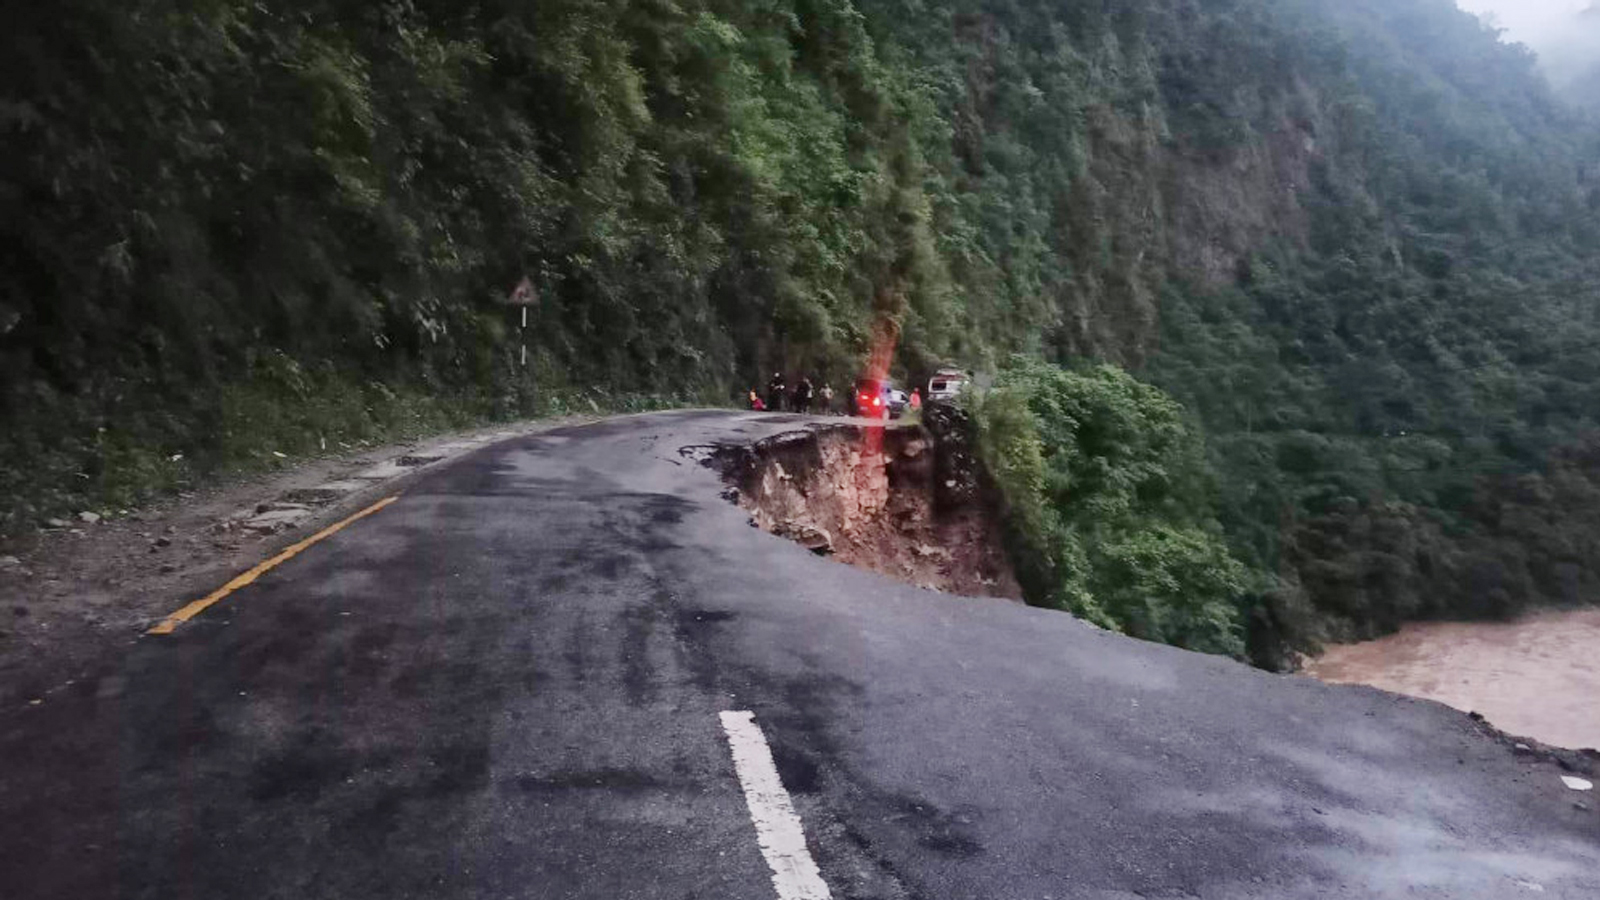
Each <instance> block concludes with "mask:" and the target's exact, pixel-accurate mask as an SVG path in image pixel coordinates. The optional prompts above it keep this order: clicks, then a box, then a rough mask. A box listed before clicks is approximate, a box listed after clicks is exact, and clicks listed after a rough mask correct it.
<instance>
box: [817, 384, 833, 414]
mask: <svg viewBox="0 0 1600 900" xmlns="http://www.w3.org/2000/svg"><path fill="white" fill-rule="evenodd" d="M817 396H819V397H821V398H822V413H823V415H829V416H831V415H833V385H831V384H829V383H827V382H826V381H824V382H823V383H822V392H821V393H819V394H818V395H817Z"/></svg>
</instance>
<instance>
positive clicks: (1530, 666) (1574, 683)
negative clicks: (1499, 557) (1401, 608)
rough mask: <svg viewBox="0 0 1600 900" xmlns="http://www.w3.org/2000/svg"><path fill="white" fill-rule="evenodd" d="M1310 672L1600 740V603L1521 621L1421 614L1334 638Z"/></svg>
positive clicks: (1573, 740)
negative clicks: (1356, 640)
mask: <svg viewBox="0 0 1600 900" xmlns="http://www.w3.org/2000/svg"><path fill="white" fill-rule="evenodd" d="M1305 671H1306V673H1307V674H1310V675H1314V676H1315V677H1317V678H1320V679H1322V680H1323V681H1328V682H1334V683H1339V684H1369V685H1372V686H1373V687H1378V688H1382V689H1384V690H1386V691H1394V692H1396V693H1400V694H1410V695H1412V696H1414V697H1426V698H1428V699H1430V700H1437V701H1439V702H1440V703H1444V704H1446V705H1449V706H1453V707H1455V708H1456V709H1460V710H1465V711H1474V710H1475V711H1477V712H1479V713H1482V714H1483V716H1484V717H1485V718H1487V719H1488V720H1489V722H1490V724H1492V725H1494V726H1495V727H1496V728H1499V729H1500V730H1501V731H1505V732H1509V733H1511V734H1514V735H1518V736H1521V737H1531V738H1533V739H1535V740H1538V741H1540V742H1543V743H1546V744H1551V745H1554V746H1557V747H1568V748H1580V747H1597V748H1600V609H1582V610H1562V611H1551V612H1544V613H1540V614H1537V615H1533V616H1529V617H1527V618H1524V619H1520V620H1518V621H1515V622H1505V623H1501V622H1419V623H1414V624H1411V625H1407V626H1406V627H1405V628H1403V629H1401V630H1400V632H1399V633H1397V634H1392V635H1389V636H1388V637H1383V638H1379V639H1378V640H1375V641H1367V642H1366V643H1362V644H1344V645H1336V646H1332V647H1329V648H1328V650H1327V652H1325V653H1324V654H1323V655H1322V656H1320V657H1317V658H1316V659H1314V660H1311V661H1310V662H1308V663H1307V664H1306V667H1305Z"/></svg>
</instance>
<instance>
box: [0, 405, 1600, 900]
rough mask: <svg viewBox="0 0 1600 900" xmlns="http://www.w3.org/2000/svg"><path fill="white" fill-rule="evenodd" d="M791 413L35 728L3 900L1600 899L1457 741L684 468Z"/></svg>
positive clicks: (605, 449)
mask: <svg viewBox="0 0 1600 900" xmlns="http://www.w3.org/2000/svg"><path fill="white" fill-rule="evenodd" d="M792 427H795V424H794V423H793V422H792V421H791V420H786V419H784V418H783V417H775V416H754V417H753V416H749V415H740V414H713V413H677V414H662V415H656V416H644V417H633V418H627V419H619V420H613V421H609V422H605V423H600V424H597V425H593V426H586V427H580V428H573V429H567V430H561V431H556V432H550V433H545V434H540V435H536V436H530V437H526V438H519V439H516V440H513V441H509V442H506V443H503V444H498V445H494V446H491V447H487V448H485V449H483V450H481V451H478V452H476V453H474V454H472V455H469V456H467V457H464V458H463V459H461V460H459V461H457V462H454V463H450V464H447V465H442V466H440V467H439V468H438V469H436V470H432V471H429V472H427V473H423V474H421V475H419V476H418V478H417V480H416V481H415V482H414V483H412V484H410V485H409V486H407V488H406V489H405V491H404V494H403V495H402V496H401V497H400V499H399V500H398V501H397V502H395V503H394V504H393V505H391V506H389V507H388V508H386V509H383V510H382V511H381V512H378V513H376V514H374V515H372V516H370V517H368V518H366V519H363V520H361V521H359V522H357V523H355V524H352V525H351V526H350V527H348V528H346V529H344V530H343V531H340V532H338V533H337V534H334V535H332V536H330V537H328V538H327V539H326V540H324V541H321V542H319V543H317V544H315V545H313V546H311V547H309V548H307V549H305V550H304V551H303V552H301V553H300V554H299V555H297V556H295V557H294V558H293V559H291V560H288V561H287V562H284V563H283V564H282V565H281V566H279V567H277V568H274V569H272V570H271V571H268V572H266V573H265V574H263V575H261V577H260V578H259V580H257V581H256V582H255V583H253V584H251V585H249V586H247V587H244V588H242V589H240V590H239V591H237V592H236V593H234V594H233V595H231V596H228V597H227V598H225V599H224V600H222V601H221V602H219V603H217V604H216V605H215V606H213V607H211V608H209V609H207V610H205V611H204V612H203V613H201V614H199V615H197V616H196V617H195V618H194V619H193V620H192V621H189V622H187V623H185V624H183V625H182V626H181V627H178V628H176V629H175V630H174V632H173V633H172V634H171V635H167V636H158V637H148V638H145V639H142V640H140V641H138V642H137V644H136V645H135V646H133V647H132V648H131V649H129V650H126V651H124V652H119V653H116V654H111V655H108V656H107V658H106V659H105V660H104V661H103V664H102V666H101V668H100V671H99V672H98V673H97V675H96V676H95V677H93V678H89V679H85V680H83V681H82V682H81V683H79V684H77V685H75V686H74V688H73V689H72V690H70V691H67V692H63V693H62V694H60V695H57V696H53V697H52V698H51V700H50V701H49V702H48V703H45V704H43V705H41V706H38V707H36V708H29V709H25V710H20V711H15V710H8V711H4V712H3V713H0V812H3V814H0V894H3V895H4V896H5V897H7V898H74V900H83V898H100V897H106V898H110V897H117V898H158V897H159V898H163V900H166V898H188V897H194V898H210V897H251V898H273V897H284V898H297V900H298V898H322V897H327V898H335V897H337V898H346V900H361V898H374V900H377V898H382V900H394V898H401V897H430V898H431V897H474V898H476V897H493V898H501V897H505V898H524V897H526V898H597V900H599V898H604V900H619V898H674V900H682V898H706V900H711V898H718V900H722V898H763V900H771V898H774V897H780V896H788V897H805V896H817V895H816V894H815V889H816V887H817V884H819V883H820V884H821V885H822V886H823V888H824V889H825V890H826V891H827V892H828V895H829V896H832V897H836V898H926V900H966V898H974V900H977V898H982V900H1008V898H1015V900H1045V898H1056V900H1064V898H1097V900H1108V898H1134V897H1189V898H1206V900H1210V898H1229V900H1234V898H1262V900H1266V898H1271V900H1282V898H1299V897H1306V898H1312V897H1316V898H1372V897H1397V898H1398V897H1408V898H1411V897H1428V898H1446V897H1448V898H1455V897H1482V898H1495V900H1500V898H1506V897H1518V896H1530V897H1531V896H1535V895H1537V896H1539V897H1541V898H1573V900H1577V898H1584V900H1592V898H1594V897H1597V896H1600V812H1596V811H1595V810H1594V809H1592V808H1590V809H1580V808H1578V807H1576V806H1575V805H1574V804H1573V802H1572V800H1573V797H1572V796H1571V795H1570V792H1568V791H1567V790H1566V789H1565V788H1563V787H1562V785H1561V784H1560V782H1559V780H1558V778H1557V772H1556V771H1555V770H1554V769H1553V767H1551V766H1550V765H1548V764H1546V763H1543V762H1539V761H1536V760H1531V759H1527V758H1519V757H1515V756H1513V755H1512V754H1511V753H1510V752H1509V751H1508V750H1507V749H1506V748H1505V747H1504V745H1502V744H1500V743H1497V742H1495V741H1493V740H1491V739H1489V738H1487V737H1486V736H1485V735H1484V734H1483V733H1482V732H1481V731H1480V729H1479V727H1478V726H1477V725H1476V724H1475V723H1473V722H1471V721H1470V720H1468V719H1467V717H1466V716H1464V715H1462V714H1460V713H1457V712H1454V711H1452V710H1449V709H1446V708H1445V707H1443V706H1439V705H1436V704H1432V703H1426V702H1422V701H1417V700H1412V699H1408V698H1403V697H1398V696H1395V695H1391V694H1385V693H1382V692H1379V691H1376V690H1372V689H1369V688H1359V687H1337V686H1329V685H1325V684H1322V683H1319V682H1317V681H1315V680H1313V679H1310V678H1304V677H1282V676H1275V675H1270V674H1267V673H1263V672H1259V671H1255V670H1252V669H1249V668H1247V667H1244V666H1242V665H1239V664H1237V663H1234V662H1231V661H1228V660H1224V659H1218V658H1214V657H1206V656H1200V655H1196V654H1192V653H1187V652H1184V651H1181V650H1177V649H1174V648H1170V647H1164V646H1158V645H1154V644H1147V643H1143V642H1139V641H1134V640H1130V639H1128V638H1124V637H1121V636H1117V635H1112V634H1107V633H1105V632H1101V631H1098V630H1096V629H1094V628H1091V627H1089V626H1087V625H1085V624H1083V623H1081V622H1078V621H1077V620H1075V619H1073V618H1071V617H1070V616H1067V615H1064V614H1061V613H1056V612H1051V611H1046V610H1037V609H1029V608H1026V607H1021V606H1018V605H1016V604H1014V603H1011V602H1008V601H1005V600H995V599H968V598H958V597H951V596H945V595H940V594H935V593H931V592H927V591H922V590H918V589H916V588H913V587H909V586H906V585H903V584H899V583H896V582H893V581H890V580H887V579H885V578H883V577H881V576H877V575H874V574H872V573H868V572H864V571H860V570H856V569H853V568H849V567H846V566H842V565H838V564H835V563H833V562H831V561H828V560H826V559H822V558H818V557H816V556H813V555H812V554H810V553H808V552H806V551H805V550H803V549H802V548H800V547H798V546H796V545H794V544H791V543H788V542H786V541H783V540H781V539H779V538H776V537H773V536H771V535H768V534H765V533H763V532H761V531H759V530H757V529H754V528H751V527H750V526H749V524H748V522H747V520H746V516H745V514H744V513H743V512H741V511H740V510H739V509H738V508H736V507H735V506H733V505H732V504H730V503H728V502H727V501H725V500H724V499H722V498H721V497H720V496H719V494H720V492H721V490H722V485H721V483H720V481H719V480H718V479H717V477H716V475H715V474H714V473H713V472H711V471H709V470H708V469H706V468H704V467H702V466H700V465H698V464H697V463H696V462H695V461H694V459H693V458H692V457H693V455H694V452H693V451H685V450H684V448H691V447H704V446H706V445H709V444H713V443H715V442H717V441H719V440H749V439H752V438H755V437H759V436H762V435H764V434H770V433H774V432H777V431H781V430H784V429H786V428H792ZM191 599H193V598H188V597H184V598H173V601H174V602H173V607H174V608H175V609H176V608H177V607H178V606H180V605H182V604H183V603H184V602H187V601H188V600H191ZM724 713H730V714H732V715H729V716H724ZM743 713H749V714H750V715H749V717H748V718H747V717H745V716H743V715H742V714H743ZM730 723H732V724H731V725H730ZM747 725H748V726H752V727H746V726H747ZM733 726H737V727H738V728H740V729H741V731H740V735H739V736H738V737H737V738H736V737H735V736H734V733H733V732H732V731H730V730H729V729H730V728H731V727H733ZM766 748H770V749H766ZM763 754H766V755H765V756H763ZM736 755H737V759H736V758H735V757H736ZM774 772H775V773H776V778H774V777H773V776H772V773H774ZM774 781H781V788H782V791H783V793H781V794H780V793H779V792H778V791H777V790H775V789H774V788H773V786H772V785H773V783H774ZM758 833H759V834H760V835H762V836H763V837H761V838H760V839H759V840H764V841H767V842H768V843H769V844H773V845H774V846H763V845H762V844H761V843H759V842H758ZM797 834H798V835H800V838H796V837H795V836H796V835H797ZM779 844H781V846H778V845H779ZM797 844H798V846H797ZM775 852H776V853H780V856H779V860H780V862H779V863H771V865H779V864H780V863H781V864H782V865H792V867H793V870H794V871H793V872H792V873H791V874H793V876H794V879H796V880H793V881H791V882H788V887H787V888H785V882H784V880H783V878H781V877H780V878H774V875H773V871H772V868H771V867H770V865H769V863H770V862H771V860H772V859H773V856H772V855H771V854H773V853H775ZM782 854H787V855H782ZM806 858H809V859H811V860H814V865H815V871H816V873H817V874H818V879H819V881H816V882H813V881H809V880H807V872H806V871H805V866H804V860H805V859H806ZM796 885H799V887H796ZM784 890H788V891H789V892H790V893H789V894H787V895H784V894H781V893H780V892H782V891H784ZM796 890H799V891H806V892H811V893H798V894H797V893H794V891H796Z"/></svg>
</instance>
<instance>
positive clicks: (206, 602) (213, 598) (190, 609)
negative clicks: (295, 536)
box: [145, 494, 400, 634]
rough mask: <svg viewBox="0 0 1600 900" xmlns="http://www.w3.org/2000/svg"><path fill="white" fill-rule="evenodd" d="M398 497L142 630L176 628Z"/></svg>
mask: <svg viewBox="0 0 1600 900" xmlns="http://www.w3.org/2000/svg"><path fill="white" fill-rule="evenodd" d="M399 499H400V495H399V494H396V495H394V496H393V497H385V498H384V499H382V500H379V501H378V502H377V503H374V504H372V505H371V506H369V507H367V508H366V509H363V510H362V511H360V512H358V513H356V514H355V515H353V516H351V517H350V518H348V519H345V520H344V521H342V522H335V523H334V524H332V525H329V526H328V527H327V528H324V529H322V530H321V531H319V532H317V533H316V534H313V535H312V536H311V537H308V538H306V539H305V540H303V541H300V542H299V543H295V544H290V545H289V546H288V547H285V548H284V549H283V552H281V553H279V554H278V555H277V556H274V557H273V558H271V559H269V560H267V561H266V562H264V563H261V564H260V565H258V566H256V567H255V568H253V569H251V570H250V571H248V572H245V573H244V574H242V575H239V576H238V577H236V578H234V579H233V580H232V581H230V582H228V583H227V584H225V585H223V586H222V587H219V588H217V589H216V590H214V591H212V592H211V593H209V594H207V595H206V596H204V597H201V598H200V599H199V600H196V601H194V602H193V603H190V604H189V605H188V606H185V607H184V608H183V609H180V610H178V611H177V612H175V613H173V614H172V615H170V616H167V617H166V618H165V619H162V620H161V621H160V622H159V623H158V624H157V625H156V626H155V627H154V628H152V629H150V630H149V631H147V632H145V634H171V633H172V632H174V631H176V630H177V629H178V626H179V625H182V624H183V623H184V622H187V621H189V620H190V619H192V618H194V617H195V616H198V615H199V614H200V613H202V612H204V611H205V610H206V609H207V608H208V607H210V606H212V605H213V604H215V603H217V602H218V601H219V600H221V599H223V598H224V597H226V596H228V595H229V594H231V593H233V592H234V591H237V590H238V589H240V588H242V587H245V586H246V585H249V584H251V583H253V582H254V581H255V580H256V579H257V578H260V577H261V576H263V575H265V574H267V573H268V572H270V571H272V570H273V569H275V568H277V567H278V566H279V565H281V564H283V563H286V562H288V561H289V560H291V559H293V558H294V557H296V556H298V555H299V554H300V551H302V550H304V549H306V548H307V547H309V546H311V545H312V544H315V543H316V542H318V541H320V540H322V539H323V538H326V537H330V536H332V535H333V534H335V533H337V532H339V531H340V530H342V529H343V528H344V527H345V526H347V525H352V524H354V523H356V522H359V521H361V520H362V519H365V518H366V517H367V516H370V515H372V514H373V513H375V512H377V511H379V510H381V509H383V508H384V507H386V506H388V505H389V504H391V503H393V502H395V501H396V500H399Z"/></svg>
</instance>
